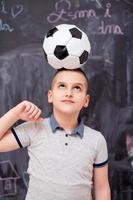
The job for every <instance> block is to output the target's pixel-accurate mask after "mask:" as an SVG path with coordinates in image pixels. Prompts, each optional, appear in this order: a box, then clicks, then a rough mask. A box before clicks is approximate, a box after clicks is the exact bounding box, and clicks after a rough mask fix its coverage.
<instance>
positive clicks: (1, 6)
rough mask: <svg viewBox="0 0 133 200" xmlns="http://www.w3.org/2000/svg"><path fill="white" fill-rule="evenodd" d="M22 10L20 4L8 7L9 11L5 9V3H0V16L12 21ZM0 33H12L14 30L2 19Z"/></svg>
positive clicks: (0, 20)
mask: <svg viewBox="0 0 133 200" xmlns="http://www.w3.org/2000/svg"><path fill="white" fill-rule="evenodd" d="M23 10H24V6H23V5H22V4H14V5H12V6H11V7H10V9H9V8H8V9H7V7H6V1H5V0H2V1H1V2H0V13H2V16H3V17H4V15H5V16H6V18H7V17H9V18H10V17H11V18H12V19H13V20H14V19H15V18H17V17H18V16H19V15H20V14H21V13H22V12H23ZM0 31H1V32H13V31H14V28H12V27H11V25H10V24H8V23H7V22H5V20H4V19H3V18H1V19H0Z"/></svg>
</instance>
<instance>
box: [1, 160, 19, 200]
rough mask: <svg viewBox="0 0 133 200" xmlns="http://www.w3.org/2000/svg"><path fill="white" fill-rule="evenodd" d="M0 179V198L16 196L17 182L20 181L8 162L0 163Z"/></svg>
mask: <svg viewBox="0 0 133 200" xmlns="http://www.w3.org/2000/svg"><path fill="white" fill-rule="evenodd" d="M0 169H1V178H0V182H1V185H2V187H1V188H0V198H1V197H6V196H11V195H12V196H15V195H16V194H17V180H18V179H20V177H19V175H18V173H17V171H16V169H15V168H14V166H13V164H12V162H11V161H10V160H5V161H1V162H0Z"/></svg>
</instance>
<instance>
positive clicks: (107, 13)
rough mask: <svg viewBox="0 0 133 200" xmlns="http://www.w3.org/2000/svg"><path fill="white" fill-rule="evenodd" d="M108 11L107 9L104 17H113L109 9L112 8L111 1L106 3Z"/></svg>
mask: <svg viewBox="0 0 133 200" xmlns="http://www.w3.org/2000/svg"><path fill="white" fill-rule="evenodd" d="M106 8H107V9H106V11H105V15H104V17H111V15H110V13H109V10H110V8H111V3H107V5H106Z"/></svg>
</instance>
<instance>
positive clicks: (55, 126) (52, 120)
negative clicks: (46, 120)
mask: <svg viewBox="0 0 133 200" xmlns="http://www.w3.org/2000/svg"><path fill="white" fill-rule="evenodd" d="M50 125H51V128H52V131H53V133H54V132H55V131H56V130H57V129H58V130H59V129H60V130H64V129H63V128H62V127H60V125H59V124H58V122H57V121H56V119H55V117H54V115H53V114H52V115H51V117H50ZM76 134H78V135H79V136H80V137H81V138H83V136H84V124H83V121H82V120H79V124H78V126H77V127H76V128H75V129H74V130H73V131H72V135H76Z"/></svg>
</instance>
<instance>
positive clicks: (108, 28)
mask: <svg viewBox="0 0 133 200" xmlns="http://www.w3.org/2000/svg"><path fill="white" fill-rule="evenodd" d="M99 34H103V35H106V34H120V35H123V32H122V31H121V28H120V27H119V26H118V25H115V24H108V25H105V23H104V21H101V26H100V27H99Z"/></svg>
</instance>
